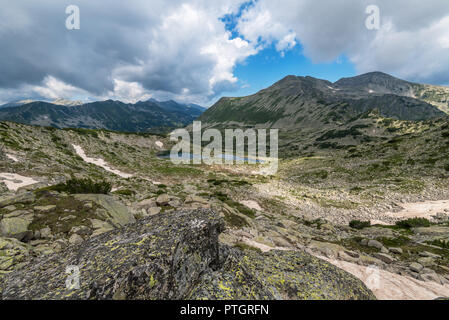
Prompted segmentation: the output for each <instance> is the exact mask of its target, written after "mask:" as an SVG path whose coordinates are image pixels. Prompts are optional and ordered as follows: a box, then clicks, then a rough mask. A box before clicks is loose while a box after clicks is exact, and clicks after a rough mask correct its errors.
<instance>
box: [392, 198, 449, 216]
mask: <svg viewBox="0 0 449 320" xmlns="http://www.w3.org/2000/svg"><path fill="white" fill-rule="evenodd" d="M401 207H402V208H403V210H401V211H399V212H387V213H386V215H388V216H390V217H395V218H401V219H408V218H427V219H429V218H431V217H432V216H435V215H436V214H437V213H447V214H448V215H449V200H440V201H425V202H415V203H404V204H401Z"/></svg>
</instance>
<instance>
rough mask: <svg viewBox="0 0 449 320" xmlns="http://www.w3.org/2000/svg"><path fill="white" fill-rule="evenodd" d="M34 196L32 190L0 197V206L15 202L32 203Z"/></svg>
mask: <svg viewBox="0 0 449 320" xmlns="http://www.w3.org/2000/svg"><path fill="white" fill-rule="evenodd" d="M35 199H36V196H35V195H34V193H32V192H27V193H22V194H19V195H14V196H7V197H0V208H3V207H6V206H10V205H14V204H16V203H26V204H30V203H33V202H34V200H35Z"/></svg>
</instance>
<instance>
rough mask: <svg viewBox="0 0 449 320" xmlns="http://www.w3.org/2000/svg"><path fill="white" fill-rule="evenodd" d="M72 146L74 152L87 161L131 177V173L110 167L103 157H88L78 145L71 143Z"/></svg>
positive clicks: (119, 174)
mask: <svg viewBox="0 0 449 320" xmlns="http://www.w3.org/2000/svg"><path fill="white" fill-rule="evenodd" d="M72 146H73V148H74V149H75V151H76V154H77V155H79V156H80V157H81V158H82V159H83V160H84V161H85V162H87V163H92V164H95V165H97V166H99V167H102V168H103V169H104V170H106V171H109V172H112V173H113V174H116V175H118V176H120V177H122V178H125V179H126V178H131V177H132V176H133V175H132V174H128V173H124V172H121V171H120V170H116V169H112V168H111V167H110V166H109V165H108V164H107V163H106V161H104V160H103V159H96V158H90V157H88V156H86V153H85V152H84V150H83V148H82V147H80V146H78V145H75V144H72Z"/></svg>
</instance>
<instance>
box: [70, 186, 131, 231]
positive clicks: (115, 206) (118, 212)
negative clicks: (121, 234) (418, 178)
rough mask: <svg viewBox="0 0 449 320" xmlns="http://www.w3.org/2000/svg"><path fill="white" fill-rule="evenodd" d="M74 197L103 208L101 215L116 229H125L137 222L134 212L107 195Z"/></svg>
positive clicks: (78, 195) (80, 195)
mask: <svg viewBox="0 0 449 320" xmlns="http://www.w3.org/2000/svg"><path fill="white" fill-rule="evenodd" d="M74 197H75V199H77V200H79V201H92V202H94V203H96V204H97V205H99V206H101V207H103V209H104V210H102V211H101V212H100V214H101V215H103V216H104V217H103V218H104V219H105V220H106V221H107V222H110V223H111V224H112V225H114V226H115V227H123V226H125V225H127V224H130V223H134V222H135V221H136V220H135V218H134V215H133V214H132V212H131V211H130V210H129V209H128V208H127V207H126V206H125V205H123V204H122V203H120V202H118V201H116V200H115V199H114V198H113V197H111V196H108V195H105V194H77V195H74Z"/></svg>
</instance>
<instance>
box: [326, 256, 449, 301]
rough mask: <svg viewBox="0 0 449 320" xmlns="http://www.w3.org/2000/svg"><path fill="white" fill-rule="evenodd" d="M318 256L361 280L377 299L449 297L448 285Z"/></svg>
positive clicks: (432, 298)
mask: <svg viewBox="0 0 449 320" xmlns="http://www.w3.org/2000/svg"><path fill="white" fill-rule="evenodd" d="M318 257H319V258H321V259H323V260H326V261H328V262H329V263H331V264H333V265H335V266H337V267H339V268H340V269H343V270H345V271H346V272H349V273H351V274H352V275H354V276H355V277H357V278H358V279H360V280H362V281H363V283H365V285H366V286H367V287H368V288H369V289H370V290H371V291H372V292H373V293H374V295H375V296H376V297H377V299H379V300H434V299H436V298H440V297H449V286H448V285H444V286H443V285H440V284H437V283H435V282H424V281H419V280H416V279H413V278H411V277H406V276H401V275H398V274H394V273H391V272H388V271H385V270H380V269H377V268H373V267H365V266H360V265H357V264H354V263H350V262H346V261H340V260H333V259H328V258H325V257H322V256H318Z"/></svg>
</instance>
